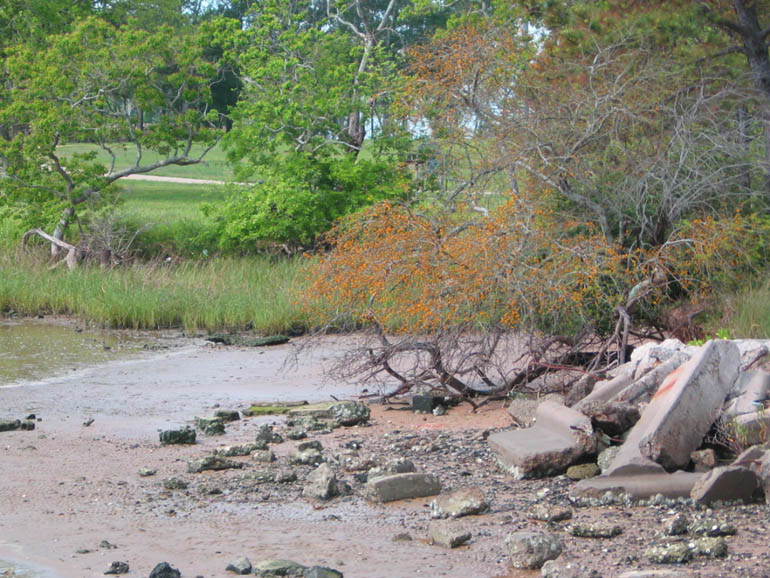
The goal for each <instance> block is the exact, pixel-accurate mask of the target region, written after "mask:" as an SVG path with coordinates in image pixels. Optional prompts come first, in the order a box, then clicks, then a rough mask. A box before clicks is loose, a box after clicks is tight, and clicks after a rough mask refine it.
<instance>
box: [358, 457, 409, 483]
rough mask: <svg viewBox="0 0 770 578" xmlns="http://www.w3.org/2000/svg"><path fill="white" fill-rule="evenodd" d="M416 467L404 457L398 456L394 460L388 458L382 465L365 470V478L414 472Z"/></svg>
mask: <svg viewBox="0 0 770 578" xmlns="http://www.w3.org/2000/svg"><path fill="white" fill-rule="evenodd" d="M415 471H416V468H415V467H414V464H413V463H412V461H411V460H408V459H406V458H398V459H396V460H390V461H389V462H386V463H385V464H384V465H382V466H378V467H376V468H371V469H370V470H369V471H368V472H367V479H369V480H373V479H374V478H381V477H383V476H392V475H393V474H408V473H411V472H415Z"/></svg>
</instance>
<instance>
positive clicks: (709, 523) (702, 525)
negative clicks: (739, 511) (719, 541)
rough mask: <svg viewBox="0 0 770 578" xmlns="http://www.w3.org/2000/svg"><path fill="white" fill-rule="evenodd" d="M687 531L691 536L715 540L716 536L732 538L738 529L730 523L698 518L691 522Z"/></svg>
mask: <svg viewBox="0 0 770 578" xmlns="http://www.w3.org/2000/svg"><path fill="white" fill-rule="evenodd" d="M687 531H688V532H689V533H690V534H691V535H693V536H708V537H710V538H715V537H717V536H734V535H735V534H737V533H738V529H737V528H736V527H735V526H734V525H733V524H731V523H730V522H723V521H721V520H718V519H716V518H710V517H709V518H699V519H697V520H693V522H692V524H690V525H689V526H688V528H687Z"/></svg>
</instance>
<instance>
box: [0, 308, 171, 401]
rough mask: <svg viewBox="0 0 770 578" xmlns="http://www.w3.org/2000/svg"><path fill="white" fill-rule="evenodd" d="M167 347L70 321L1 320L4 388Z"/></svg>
mask: <svg viewBox="0 0 770 578" xmlns="http://www.w3.org/2000/svg"><path fill="white" fill-rule="evenodd" d="M163 347H165V345H164V344H163V342H162V341H161V340H159V339H158V338H157V337H155V336H150V335H146V334H140V333H131V332H125V331H108V330H98V329H88V328H86V329H84V328H82V327H80V326H79V325H78V324H76V323H74V322H69V321H59V320H56V321H51V320H45V319H23V320H2V319H0V387H1V386H4V385H15V384H18V383H23V382H28V381H36V380H40V379H44V378H47V377H52V376H57V375H63V374H65V373H67V372H70V371H73V370H78V369H82V368H84V367H91V366H94V365H100V364H103V363H108V362H113V361H118V360H122V359H128V358H131V357H135V356H138V355H140V354H141V353H143V352H146V351H148V350H155V349H158V348H163Z"/></svg>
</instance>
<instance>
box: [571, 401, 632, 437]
mask: <svg viewBox="0 0 770 578" xmlns="http://www.w3.org/2000/svg"><path fill="white" fill-rule="evenodd" d="M580 411H582V412H583V413H584V414H586V415H587V416H588V417H589V418H591V423H592V424H593V426H594V428H595V429H598V430H601V431H603V432H604V433H606V434H607V435H609V436H612V437H619V436H621V435H623V434H624V433H625V432H627V431H628V430H630V429H631V428H632V427H633V426H634V424H636V422H637V421H639V417H640V415H639V409H638V408H637V407H636V406H635V405H633V404H630V403H622V402H618V401H593V402H590V403H585V404H581V405H580Z"/></svg>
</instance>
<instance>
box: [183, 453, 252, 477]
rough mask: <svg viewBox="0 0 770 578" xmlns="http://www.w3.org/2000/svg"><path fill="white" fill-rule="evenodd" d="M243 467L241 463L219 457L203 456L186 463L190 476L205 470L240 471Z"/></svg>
mask: <svg viewBox="0 0 770 578" xmlns="http://www.w3.org/2000/svg"><path fill="white" fill-rule="evenodd" d="M242 467H243V464H242V463H241V462H234V461H233V460H228V459H225V458H223V457H221V456H205V457H202V458H198V459H193V460H189V461H188V462H187V471H188V472H189V473H191V474H199V473H200V472H204V471H206V470H228V469H240V468H242Z"/></svg>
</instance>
